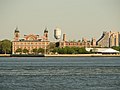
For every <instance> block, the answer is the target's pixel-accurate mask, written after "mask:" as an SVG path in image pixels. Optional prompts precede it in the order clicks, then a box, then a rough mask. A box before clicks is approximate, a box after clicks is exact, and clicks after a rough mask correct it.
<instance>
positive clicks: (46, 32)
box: [44, 28, 48, 41]
mask: <svg viewBox="0 0 120 90" xmlns="http://www.w3.org/2000/svg"><path fill="white" fill-rule="evenodd" d="M44 37H45V38H44V40H45V41H48V30H47V28H45V30H44Z"/></svg>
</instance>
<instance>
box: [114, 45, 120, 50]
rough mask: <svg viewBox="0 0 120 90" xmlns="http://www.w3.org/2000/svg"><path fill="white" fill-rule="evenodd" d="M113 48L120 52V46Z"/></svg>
mask: <svg viewBox="0 0 120 90" xmlns="http://www.w3.org/2000/svg"><path fill="white" fill-rule="evenodd" d="M112 48H113V49H115V50H117V51H120V46H113V47H112Z"/></svg>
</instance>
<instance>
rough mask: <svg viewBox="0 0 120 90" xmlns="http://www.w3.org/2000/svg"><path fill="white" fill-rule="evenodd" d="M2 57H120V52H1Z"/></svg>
mask: <svg viewBox="0 0 120 90" xmlns="http://www.w3.org/2000/svg"><path fill="white" fill-rule="evenodd" d="M0 57H120V54H41V55H34V54H31V55H25V54H22V55H19V54H0Z"/></svg>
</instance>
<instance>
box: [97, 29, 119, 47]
mask: <svg viewBox="0 0 120 90" xmlns="http://www.w3.org/2000/svg"><path fill="white" fill-rule="evenodd" d="M119 45H120V33H119V32H112V31H110V32H103V34H102V36H101V38H100V39H99V40H98V41H97V46H98V47H112V46H119Z"/></svg>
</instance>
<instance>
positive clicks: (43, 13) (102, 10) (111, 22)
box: [0, 0, 120, 40]
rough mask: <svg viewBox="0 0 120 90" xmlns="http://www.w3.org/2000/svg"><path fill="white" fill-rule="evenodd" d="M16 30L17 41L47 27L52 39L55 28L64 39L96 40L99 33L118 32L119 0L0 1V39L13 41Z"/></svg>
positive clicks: (41, 33)
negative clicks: (17, 33)
mask: <svg viewBox="0 0 120 90" xmlns="http://www.w3.org/2000/svg"><path fill="white" fill-rule="evenodd" d="M16 27H18V29H19V31H20V35H21V36H20V37H21V38H23V35H24V34H25V35H27V34H37V35H40V36H42V35H43V31H44V29H45V28H46V27H47V28H48V31H49V39H50V40H55V38H54V29H55V28H56V27H58V28H60V29H61V30H62V34H63V33H66V36H67V40H81V39H82V37H84V38H87V39H88V40H91V38H92V37H95V38H96V39H97V40H98V39H99V38H100V37H101V35H102V33H103V31H117V32H120V0H0V40H3V39H9V40H13V38H14V30H15V28H16Z"/></svg>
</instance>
